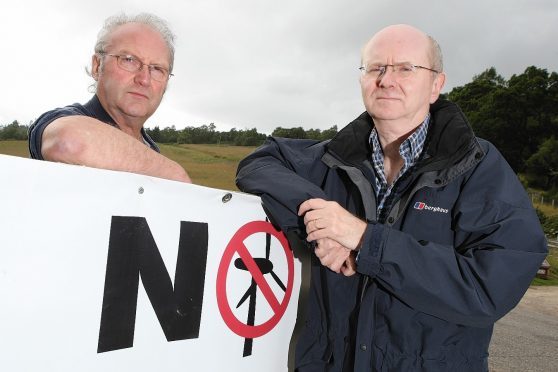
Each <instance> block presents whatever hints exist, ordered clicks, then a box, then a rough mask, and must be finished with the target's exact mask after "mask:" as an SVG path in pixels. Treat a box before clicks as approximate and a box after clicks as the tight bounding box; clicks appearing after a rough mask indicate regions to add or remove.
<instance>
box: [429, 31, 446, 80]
mask: <svg viewBox="0 0 558 372" xmlns="http://www.w3.org/2000/svg"><path fill="white" fill-rule="evenodd" d="M426 36H427V37H428V41H430V53H429V54H430V61H431V63H432V69H434V70H436V71H439V72H442V71H444V59H443V57H442V48H440V44H438V42H437V41H436V39H434V38H433V37H432V36H430V35H426Z"/></svg>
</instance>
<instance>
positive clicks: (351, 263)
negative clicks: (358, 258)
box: [341, 255, 356, 276]
mask: <svg viewBox="0 0 558 372" xmlns="http://www.w3.org/2000/svg"><path fill="white" fill-rule="evenodd" d="M341 272H342V273H343V275H345V276H351V275H354V274H356V262H355V258H354V257H353V256H352V255H350V256H349V257H347V259H346V260H345V263H344V264H343V266H342V267H341Z"/></svg>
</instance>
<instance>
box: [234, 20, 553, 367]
mask: <svg viewBox="0 0 558 372" xmlns="http://www.w3.org/2000/svg"><path fill="white" fill-rule="evenodd" d="M361 71H362V76H361V80H360V84H361V89H362V97H363V101H364V106H365V107H366V112H365V113H363V114H362V115H360V116H359V117H358V118H357V119H355V120H354V121H353V122H351V123H350V124H349V125H347V126H346V127H345V128H343V129H342V130H341V131H340V132H339V133H338V134H337V136H336V137H335V138H333V139H332V140H331V141H330V142H321V143H316V142H313V141H307V140H288V139H283V138H270V139H269V140H268V141H267V143H266V144H265V145H264V146H263V147H261V148H259V149H258V150H256V151H255V152H254V153H253V154H251V155H250V156H248V157H247V158H246V159H244V160H243V161H242V162H241V164H240V165H239V171H238V174H237V184H238V186H239V187H240V189H241V190H243V191H247V192H250V193H255V194H259V195H261V196H262V200H263V203H264V205H265V206H266V208H267V210H268V211H269V214H270V215H271V217H272V220H273V221H274V222H275V223H276V224H277V225H279V226H280V227H281V229H282V230H283V231H285V232H286V233H287V235H288V236H291V237H293V236H297V234H296V233H297V232H301V233H302V234H299V235H303V234H306V236H305V238H306V240H307V241H308V242H311V243H312V246H314V248H315V250H314V252H315V257H316V258H315V259H314V264H313V269H312V287H311V290H310V297H309V299H308V312H307V318H306V323H305V324H306V327H305V329H304V331H303V332H302V334H301V335H300V338H299V340H298V345H297V350H296V358H295V359H296V361H295V364H296V367H297V369H298V370H299V371H380V370H382V371H384V370H385V371H487V370H488V363H487V358H488V345H489V342H490V338H491V335H492V328H493V324H494V322H495V321H496V320H498V319H499V318H500V317H502V316H503V315H504V314H506V313H507V312H508V311H509V310H511V309H512V308H513V307H514V306H515V305H516V304H517V303H518V301H519V300H520V298H521V297H522V295H523V294H524V292H525V291H526V289H527V287H528V286H529V283H530V281H531V279H532V278H533V276H534V275H535V273H536V271H537V268H538V266H539V265H540V263H541V261H542V260H543V259H544V257H545V255H546V251H547V249H546V243H545V237H544V234H543V232H542V230H541V227H540V224H539V222H538V219H537V216H536V214H535V212H534V210H533V208H532V207H531V204H530V202H529V199H528V198H527V196H526V193H525V191H524V189H523V187H522V186H521V184H520V183H519V181H518V179H517V177H516V175H515V174H514V173H513V171H512V170H511V168H510V167H509V166H508V164H507V163H506V161H505V160H504V159H503V157H502V156H501V155H500V153H499V152H498V151H497V150H496V149H495V148H494V147H493V146H492V145H491V144H490V143H488V142H486V141H484V140H482V139H478V138H476V137H475V136H474V134H473V132H472V130H471V127H470V126H469V124H468V123H467V120H466V119H465V117H464V115H463V113H462V112H461V111H460V110H459V108H458V107H457V106H456V105H454V104H452V103H450V102H447V101H443V100H438V96H439V94H440V91H441V89H442V87H443V85H444V80H445V75H444V73H443V72H442V56H441V51H440V49H439V46H438V44H437V43H436V41H434V39H432V38H431V37H429V36H428V35H426V34H424V33H423V32H422V31H420V30H418V29H416V28H413V27H411V26H408V25H394V26H390V27H387V28H385V29H383V30H381V31H379V32H378V33H377V34H376V35H374V37H373V38H372V39H371V40H370V41H369V42H368V43H367V44H366V45H365V47H364V48H363V51H362V67H361ZM303 238H304V236H302V239H303ZM318 259H319V262H318ZM343 274H344V275H343Z"/></svg>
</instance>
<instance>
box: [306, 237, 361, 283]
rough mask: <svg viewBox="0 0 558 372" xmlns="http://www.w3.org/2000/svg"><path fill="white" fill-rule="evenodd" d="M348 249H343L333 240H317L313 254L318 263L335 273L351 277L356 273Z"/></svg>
mask: <svg viewBox="0 0 558 372" xmlns="http://www.w3.org/2000/svg"><path fill="white" fill-rule="evenodd" d="M352 252H353V251H351V250H350V249H349V248H345V247H343V246H342V245H341V244H339V243H337V242H336V241H335V240H331V239H327V238H325V239H319V240H317V241H316V249H314V253H315V254H316V257H318V259H319V260H320V263H321V264H322V265H324V266H326V267H327V268H329V269H330V270H332V271H335V272H336V273H340V272H341V273H343V274H344V275H345V276H351V275H353V274H354V273H355V272H356V263H355V259H354V256H353V254H352Z"/></svg>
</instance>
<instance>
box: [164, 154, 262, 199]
mask: <svg viewBox="0 0 558 372" xmlns="http://www.w3.org/2000/svg"><path fill="white" fill-rule="evenodd" d="M254 149H255V148H254V147H247V146H228V145H161V153H162V154H163V155H165V156H167V157H169V158H171V159H173V160H174V161H176V162H178V163H179V164H180V165H182V166H183V167H184V169H186V171H188V174H189V175H190V177H191V178H192V181H193V182H194V183H195V184H198V185H203V186H209V187H214V188H217V189H225V190H238V189H237V187H236V185H235V184H234V178H235V175H236V168H237V166H238V163H239V162H240V160H242V159H243V158H244V157H245V156H246V155H248V154H249V153H251V152H252V151H254Z"/></svg>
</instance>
